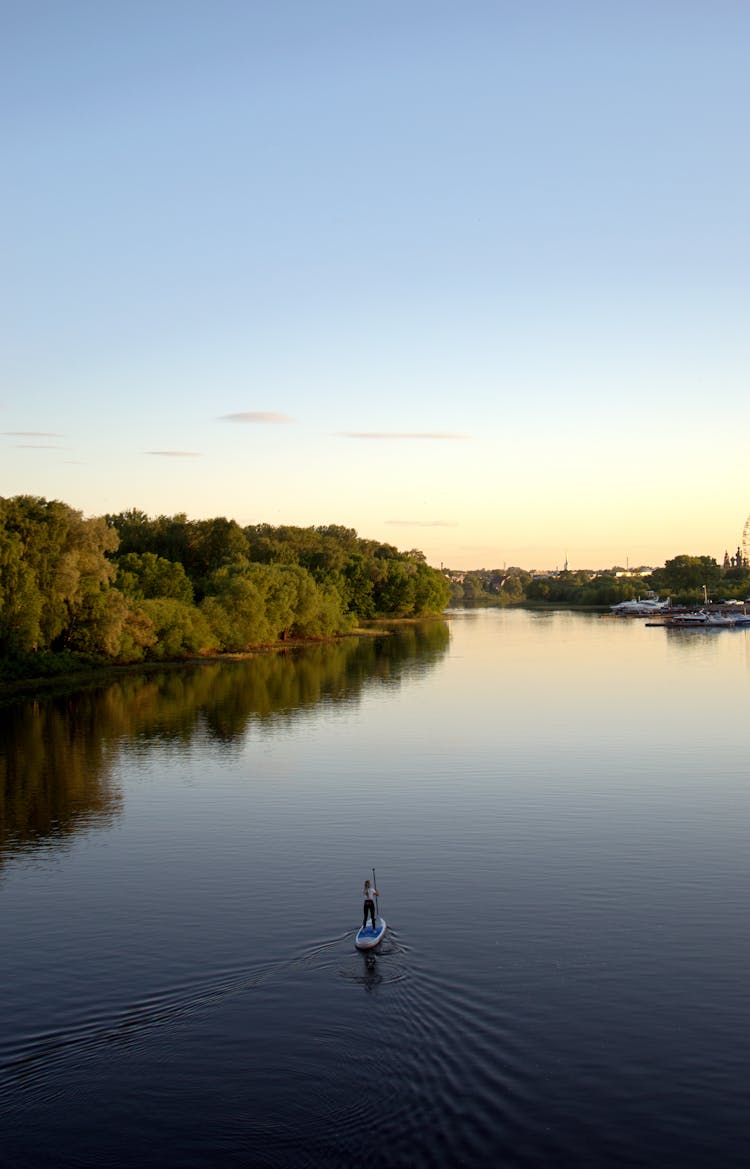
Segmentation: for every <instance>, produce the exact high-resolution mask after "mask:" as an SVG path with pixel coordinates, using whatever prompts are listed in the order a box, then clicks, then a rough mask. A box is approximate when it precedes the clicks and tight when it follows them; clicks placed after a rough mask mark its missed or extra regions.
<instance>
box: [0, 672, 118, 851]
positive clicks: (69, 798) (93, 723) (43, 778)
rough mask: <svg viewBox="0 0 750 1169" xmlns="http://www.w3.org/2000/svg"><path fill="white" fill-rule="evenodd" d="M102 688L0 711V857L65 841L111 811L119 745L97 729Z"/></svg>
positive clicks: (114, 805)
mask: <svg viewBox="0 0 750 1169" xmlns="http://www.w3.org/2000/svg"><path fill="white" fill-rule="evenodd" d="M99 706H100V695H98V694H84V695H80V696H79V695H69V696H67V697H64V698H56V699H54V700H51V701H48V702H28V703H23V704H19V705H13V706H10V707H8V708H6V709H4V710H0V742H1V743H2V744H3V746H2V749H1V750H0V862H1V861H2V854H3V852H5V851H8V850H12V849H14V848H15V847H18V846H21V845H24V844H28V843H30V842H33V841H37V840H40V839H44V840H46V839H49V838H53V839H54V838H57V839H58V840H63V839H64V838H65V837H67V836H69V835H71V834H72V833H74V832H76V831H79V830H80V829H81V828H84V827H86V826H88V825H90V824H93V823H102V822H104V821H106V820H107V819H109V818H111V817H113V816H114V815H115V814H116V813H117V812H118V811H119V808H120V802H121V801H120V794H119V792H118V790H117V788H116V786H115V785H114V784H113V783H112V764H113V761H114V758H115V756H116V754H117V744H116V743H115V742H113V741H112V739H111V738H109V737H108V736H107V735H106V733H103V724H101V723H100V721H99Z"/></svg>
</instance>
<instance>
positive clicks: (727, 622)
mask: <svg viewBox="0 0 750 1169" xmlns="http://www.w3.org/2000/svg"><path fill="white" fill-rule="evenodd" d="M662 624H663V625H666V626H667V628H668V629H733V628H734V627H735V625H736V624H737V618H736V617H728V616H727V615H726V614H725V613H709V612H708V611H707V610H706V609H699V610H698V611H697V612H696V613H679V614H676V615H675V616H674V617H668V618H667V619H666V620H665V621H663V622H662Z"/></svg>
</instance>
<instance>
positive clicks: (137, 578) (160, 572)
mask: <svg viewBox="0 0 750 1169" xmlns="http://www.w3.org/2000/svg"><path fill="white" fill-rule="evenodd" d="M115 586H116V587H117V588H118V589H120V591H121V592H123V593H125V594H126V595H127V596H128V597H132V598H133V599H135V600H144V599H145V598H153V597H172V599H173V600H175V601H184V602H185V603H186V604H191V602H192V600H193V586H192V585H191V583H190V581H189V580H188V578H187V575H186V573H185V569H184V568H183V566H182V565H181V564H177V563H175V561H174V560H165V559H164V557H163V556H156V555H154V553H153V552H142V553H140V554H139V553H137V552H126V553H125V555H124V556H120V557H118V560H117V576H116V578H115Z"/></svg>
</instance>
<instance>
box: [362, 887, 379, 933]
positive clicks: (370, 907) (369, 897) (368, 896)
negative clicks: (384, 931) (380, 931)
mask: <svg viewBox="0 0 750 1169" xmlns="http://www.w3.org/2000/svg"><path fill="white" fill-rule="evenodd" d="M379 896H380V894H379V893H378V891H377V889H376V888H375V887H374V885H373V884H372V882H371V881H365V907H364V910H363V911H362V929H363V930H364V929H367V915H368V914H369V915H370V917H371V918H372V928H373V929H376V926H375V902H374V901H373V898H374V897H379Z"/></svg>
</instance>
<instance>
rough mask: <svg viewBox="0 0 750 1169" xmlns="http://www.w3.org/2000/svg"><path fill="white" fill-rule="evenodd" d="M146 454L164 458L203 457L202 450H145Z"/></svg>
mask: <svg viewBox="0 0 750 1169" xmlns="http://www.w3.org/2000/svg"><path fill="white" fill-rule="evenodd" d="M146 454H147V455H156V456H158V457H159V458H165V459H200V458H202V457H203V451H146Z"/></svg>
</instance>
